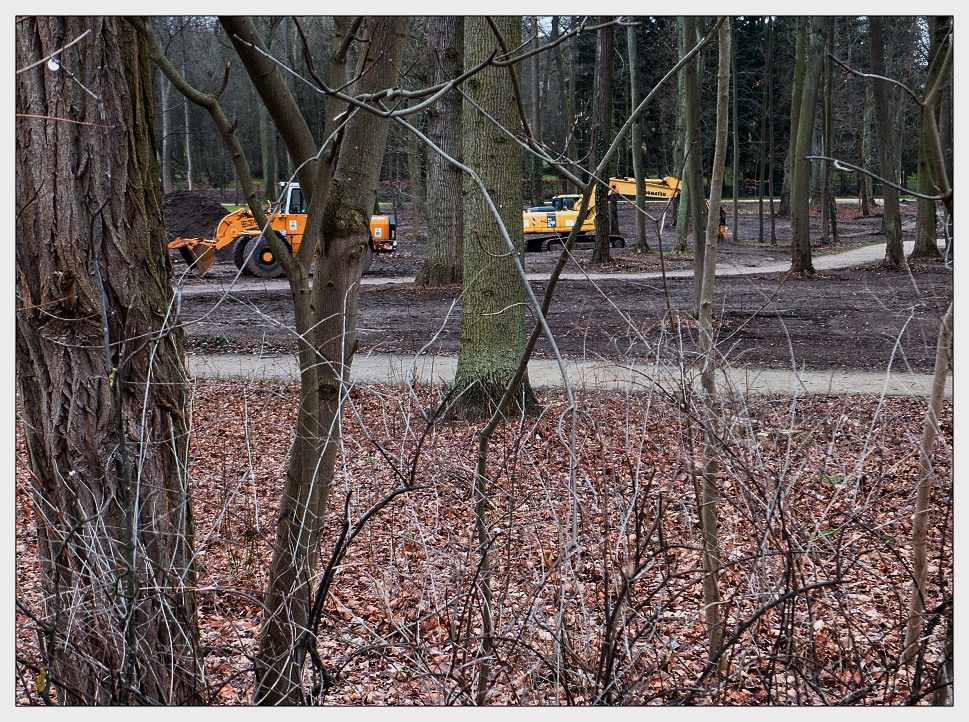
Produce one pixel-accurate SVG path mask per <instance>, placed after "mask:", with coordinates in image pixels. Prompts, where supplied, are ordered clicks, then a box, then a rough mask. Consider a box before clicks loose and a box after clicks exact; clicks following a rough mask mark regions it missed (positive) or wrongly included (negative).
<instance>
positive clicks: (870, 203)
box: [858, 83, 876, 218]
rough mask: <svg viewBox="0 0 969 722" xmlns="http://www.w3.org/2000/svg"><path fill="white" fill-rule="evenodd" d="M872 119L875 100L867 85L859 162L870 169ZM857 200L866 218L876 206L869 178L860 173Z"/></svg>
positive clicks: (872, 159)
mask: <svg viewBox="0 0 969 722" xmlns="http://www.w3.org/2000/svg"><path fill="white" fill-rule="evenodd" d="M874 118H875V100H874V96H873V95H872V92H871V84H870V83H869V84H867V85H866V87H865V109H864V112H863V113H862V123H861V161H862V165H863V166H864V167H865V168H871V167H872V166H873V165H874V164H875V161H874V158H875V152H874V150H873V143H872V134H873V131H872V127H873V124H874V122H875V121H874ZM858 198H859V201H860V203H861V215H862V216H864V217H865V218H867V217H868V216H870V215H871V211H872V208H874V207H875V205H876V203H875V194H874V189H873V187H872V180H871V176H870V175H868V174H867V173H862V174H861V177H860V178H859V179H858Z"/></svg>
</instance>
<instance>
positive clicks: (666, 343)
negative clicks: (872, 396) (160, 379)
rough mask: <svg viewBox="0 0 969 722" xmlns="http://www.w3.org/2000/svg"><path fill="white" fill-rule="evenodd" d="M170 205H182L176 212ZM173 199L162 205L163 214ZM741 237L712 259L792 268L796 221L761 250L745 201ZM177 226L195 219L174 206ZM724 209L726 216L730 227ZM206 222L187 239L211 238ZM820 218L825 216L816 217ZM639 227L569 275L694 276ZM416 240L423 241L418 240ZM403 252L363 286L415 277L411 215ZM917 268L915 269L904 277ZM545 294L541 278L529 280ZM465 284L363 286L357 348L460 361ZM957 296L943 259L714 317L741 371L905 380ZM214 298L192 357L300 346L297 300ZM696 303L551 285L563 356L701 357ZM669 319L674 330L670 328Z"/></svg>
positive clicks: (194, 321) (787, 279) (766, 294)
mask: <svg viewBox="0 0 969 722" xmlns="http://www.w3.org/2000/svg"><path fill="white" fill-rule="evenodd" d="M173 205H174V204H173ZM169 207H171V206H169V203H168V202H167V200H166V208H169ZM744 209H745V210H748V211H749V212H747V213H743V214H742V215H741V216H740V227H739V233H738V235H739V241H738V240H735V241H732V242H729V243H726V242H725V243H721V244H720V245H719V248H718V259H719V260H720V261H729V262H733V263H736V264H738V265H761V266H763V265H767V264H772V263H787V262H789V259H790V224H789V222H788V221H787V220H786V219H780V218H778V219H775V234H776V238H777V242H776V245H775V244H771V243H770V240H769V239H770V234H771V228H770V226H771V224H770V219H769V218H765V219H764V225H763V227H764V238H765V242H763V243H760V242H758V240H759V238H760V227H761V222H760V218H759V217H758V215H757V213H756V209H757V204H756V203H751V204H746V205H745V206H744ZM914 213H915V206H914V204H910V205H906V206H904V207H903V229H904V230H905V233H906V237H909V238H910V237H911V235H912V229H913V228H914ZM178 215H179V217H181V218H187V217H189V216H191V215H192V214H191V213H190V212H186V211H182V210H179V212H178ZM729 219H730V214H728V220H729ZM217 220H218V219H215V220H214V221H213V220H212V219H211V218H206V219H205V222H206V223H207V224H208V226H207V227H208V228H209V230H208V231H206V230H205V228H203V227H202V226H201V222H200V224H199V226H198V227H196V228H194V229H191V230H185V229H180V230H179V233H180V234H181V235H189V234H193V235H195V236H198V235H203V236H204V235H210V234H211V233H212V230H214V228H215V223H216V222H217ZM815 223H817V220H816V219H815ZM880 225H881V218H880V216H869V217H862V216H861V215H860V213H859V212H858V209H857V206H854V205H851V204H844V205H843V206H842V213H841V216H840V217H839V219H838V231H839V242H838V243H837V244H834V245H821V244H818V245H816V247H815V249H814V252H815V253H816V254H817V255H821V254H824V253H830V252H841V251H844V250H848V249H850V248H853V247H857V246H858V245H860V244H866V243H877V242H883V241H884V238H883V237H882V236H880V235H879V232H880ZM634 227H635V221H634V217H633V215H632V211H631V209H629V208H622V209H621V214H620V229H621V230H622V232H623V233H624V235H625V236H626V238H627V246H626V247H625V248H621V249H613V250H612V255H613V261H612V263H610V264H606V265H597V266H592V264H591V250H590V249H588V248H584V249H579V250H577V251H576V253H575V262H574V263H571V264H570V265H569V267H568V268H567V271H568V272H572V273H575V272H577V271H579V270H580V269H582V268H584V269H585V270H586V271H588V272H590V273H596V274H602V273H607V274H608V273H622V274H629V273H637V272H650V271H659V270H662V269H665V270H666V271H673V270H682V269H690V268H692V264H693V258H692V253H690V252H687V253H680V254H675V253H674V254H664V255H660V254H659V253H657V252H655V251H656V250H658V249H659V248H660V246H661V245H662V248H663V249H664V250H667V251H668V250H669V249H670V248H671V247H672V246H673V245H674V243H675V229H671V228H666V229H665V230H664V233H663V238H662V239H660V238H659V236H658V234H657V233H656V228H655V226H651V227H650V228H649V230H650V238H649V242H650V246H651V247H652V249H653V251H654V252H653V253H650V254H645V255H644V254H640V253H637V252H636V251H635V249H634V248H633V245H634V242H633V239H634ZM421 235H422V236H423V235H424V234H421ZM398 243H399V250H398V251H397V253H395V254H393V255H392V256H378V257H376V258H375V259H374V261H373V264H372V266H371V268H370V270H369V271H368V273H367V278H368V279H369V280H371V281H373V280H375V279H379V278H386V279H400V278H408V277H413V276H414V275H416V274H417V272H418V271H419V270H420V268H421V265H422V264H423V261H424V258H425V255H426V248H427V244H426V240H424V239H423V238H422V237H415V234H414V230H413V227H412V224H411V217H410V213H409V212H408V211H406V210H403V211H401V212H399V214H398ZM556 257H557V254H555V253H550V252H542V253H527V254H526V255H525V267H526V270H527V271H529V272H536V273H538V272H547V271H550V270H551V269H552V267H553V266H554V264H555V261H556ZM173 262H174V263H175V271H176V275H179V274H181V273H183V272H184V270H185V266H184V263H183V262H182V260H181V259H180V258H179V257H177V256H175V255H173ZM909 271H911V272H909ZM236 272H237V271H236V269H235V267H234V265H233V264H232V262H231V260H229V259H226V258H220V259H219V260H218V261H217V263H216V265H215V267H214V268H213V270H212V271H211V272H210V274H209V275H208V276H207V277H206V278H205V279H198V278H194V277H185V278H184V279H183V283H184V284H185V285H187V286H198V285H203V286H204V285H209V286H211V287H212V289H213V291H214V290H216V289H219V288H222V287H224V286H225V285H226V284H227V283H229V282H230V281H231V280H232V279H233V277H234V276H235V275H236ZM534 288H535V291H536V293H537V294H538V295H539V296H540V295H541V294H542V293H543V292H544V290H545V284H544V283H543V282H535V284H534ZM460 292H461V289H460V287H457V286H455V287H450V288H442V289H421V288H416V287H414V286H413V285H411V284H406V283H387V284H381V285H367V286H365V287H364V289H363V291H362V293H361V296H360V320H359V335H360V350H361V351H362V352H368V351H372V352H404V353H417V352H419V351H421V350H425V351H427V352H429V353H442V354H453V353H456V352H457V349H458V341H459V336H460V309H461V303H460ZM951 297H952V269H951V266H950V267H946V266H945V265H943V264H941V263H929V264H914V265H913V266H912V267H911V269H909V270H903V271H894V270H889V269H886V268H883V267H881V266H880V265H879V264H875V265H871V266H868V267H864V268H855V269H850V270H839V271H831V272H826V273H819V274H816V275H815V276H814V277H812V278H801V277H797V276H790V275H787V274H778V273H764V274H759V275H751V276H743V277H722V278H718V279H717V294H716V304H715V315H716V321H717V325H718V334H719V349H720V352H721V353H722V354H723V355H724V357H725V359H726V360H727V361H728V362H729V363H732V364H734V365H737V364H752V365H758V366H767V367H781V368H785V367H790V366H791V365H792V364H793V365H796V366H798V367H808V368H815V369H829V368H853V369H867V370H873V369H883V368H885V367H886V365H887V364H888V363H891V364H892V368H894V369H895V370H900V371H907V370H915V371H922V372H927V371H931V369H932V367H933V362H934V354H935V339H936V334H937V332H938V325H939V322H940V320H941V317H942V314H943V313H944V311H945V308H946V306H947V305H948V303H949V300H950V299H951ZM214 302H215V300H214V297H213V296H188V295H186V297H185V298H184V300H183V318H184V320H185V321H186V323H187V326H186V328H187V333H188V340H189V349H190V350H195V351H201V352H210V353H211V352H218V351H222V352H238V351H246V350H251V351H253V352H256V351H259V352H262V353H275V352H289V351H291V350H292V349H293V348H294V341H293V337H294V335H293V331H292V329H291V327H292V303H291V301H290V299H289V297H288V291H287V290H286V289H285V288H283V289H281V290H278V291H277V290H262V291H236V292H234V293H233V294H232V295H231V296H229V297H228V298H227V299H226V300H224V301H223V302H222V303H221V304H220V305H219V306H218V308H216V309H215V310H213V308H212V306H213V304H214ZM692 305H693V280H692V278H667V279H666V281H665V283H664V281H663V280H662V279H648V280H647V279H634V280H630V279H628V278H621V279H611V280H597V281H595V282H594V283H592V282H590V281H588V280H563V281H562V282H561V283H560V284H559V287H558V289H557V290H556V296H555V301H554V302H553V305H552V308H551V312H550V314H549V323H550V326H551V328H552V330H553V332H554V333H555V336H556V342H557V344H558V346H559V349H560V350H561V352H562V353H563V354H564V355H566V356H567V357H572V358H579V357H584V358H600V357H601V358H609V359H616V360H622V359H635V360H638V361H642V360H647V359H650V358H653V357H654V356H655V355H656V354H657V353H659V354H660V355H664V354H666V353H678V352H679V350H682V351H685V352H686V353H687V354H689V353H690V352H691V351H692V350H693V349H694V341H695V326H694V324H693V323H692V321H691V320H690V319H689V317H688V315H689V313H690V311H691V309H692ZM671 310H672V311H673V318H674V319H676V321H675V322H671V321H670V316H669V311H671ZM550 353H551V348H550V346H549V344H548V343H547V341H545V340H543V341H542V342H540V344H539V346H538V348H537V350H536V354H537V355H539V356H543V355H544V356H547V355H549V354H550Z"/></svg>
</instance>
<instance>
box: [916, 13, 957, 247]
mask: <svg viewBox="0 0 969 722" xmlns="http://www.w3.org/2000/svg"><path fill="white" fill-rule="evenodd" d="M951 20H952V19H951V18H950V17H933V18H930V19H929V37H930V47H929V63H930V64H929V72H928V77H927V78H926V82H925V86H926V89H928V88H931V87H932V86H933V85H934V84H935V83H936V82H937V80H938V78H939V73H940V70H941V66H942V60H943V58H944V56H945V53H946V51H947V50H948V47H949V33H950V32H951V30H952V24H951ZM941 107H942V103H941V96H937V97H936V102H934V103H932V104H931V107H930V108H929V109H927V110H924V111H923V117H924V116H925V113H926V112H930V113H932V114H933V115H934V117H935V118H936V126H938V119H939V116H940V111H941ZM929 126H930V123H928V122H926V121H924V120H923V121H922V123H921V135H920V138H919V159H918V162H919V165H918V190H919V193H920V194H922V195H936V194H937V193H938V192H939V191H938V187H937V186H936V183H935V181H934V179H933V173H932V164H931V163H930V161H929V149H930V148H931V147H932V141H933V138H932V129H931V128H930V127H929ZM916 202H917V209H916V219H915V247H914V248H913V249H912V253H911V255H910V256H909V260H911V259H915V258H918V259H925V260H938V259H939V257H940V254H939V246H938V241H937V240H936V239H937V227H938V220H937V209H938V203H937V202H936V201H933V200H929V199H927V198H919V199H918V200H917V201H916Z"/></svg>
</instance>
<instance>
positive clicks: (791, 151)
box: [777, 17, 811, 216]
mask: <svg viewBox="0 0 969 722" xmlns="http://www.w3.org/2000/svg"><path fill="white" fill-rule="evenodd" d="M809 22H811V20H810V18H805V17H801V18H798V19H797V45H796V47H795V49H794V81H793V83H792V85H791V132H790V136H789V137H790V143H789V144H788V146H787V156H786V157H785V158H784V180H783V181H782V183H781V201H780V204H779V205H778V208H777V215H779V216H789V215H790V214H791V193H792V186H793V185H794V157H795V145H796V143H797V137H798V131H797V124H798V122H800V120H801V102H802V98H803V97H804V63H805V56H806V53H807V23H809Z"/></svg>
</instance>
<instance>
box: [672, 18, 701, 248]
mask: <svg viewBox="0 0 969 722" xmlns="http://www.w3.org/2000/svg"><path fill="white" fill-rule="evenodd" d="M694 22H695V21H694V20H693V18H692V17H689V16H687V17H683V16H679V17H677V18H676V24H677V26H678V28H679V33H678V34H677V41H676V43H677V56H678V57H681V58H682V57H683V56H684V55H686V53H687V52H689V49H690V48H691V47H693V43H694V40H693V38H694V37H695V36H696V32H695V31H692V30H690V29H689V28H688V27H687V26H688V25H690V26H691V27H692V23H694ZM688 72H690V69H689V67H687V68H686V69H684V70H683V71H681V72H680V73H679V74H678V75H677V77H676V146H677V152H676V163H677V167H678V168H679V169H680V173H681V174H682V181H683V182H682V183H681V184H680V196H679V199H678V200H677V203H676V247H675V250H676V252H677V253H686V249H687V238H688V236H689V233H690V212H691V211H690V206H691V205H692V203H691V200H690V184H689V177H690V159H691V158H692V157H693V154H692V153H690V148H691V145H690V135H689V130H688V128H687V117H686V116H687V112H686V76H687V73H688Z"/></svg>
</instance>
